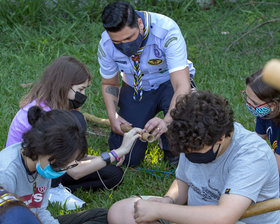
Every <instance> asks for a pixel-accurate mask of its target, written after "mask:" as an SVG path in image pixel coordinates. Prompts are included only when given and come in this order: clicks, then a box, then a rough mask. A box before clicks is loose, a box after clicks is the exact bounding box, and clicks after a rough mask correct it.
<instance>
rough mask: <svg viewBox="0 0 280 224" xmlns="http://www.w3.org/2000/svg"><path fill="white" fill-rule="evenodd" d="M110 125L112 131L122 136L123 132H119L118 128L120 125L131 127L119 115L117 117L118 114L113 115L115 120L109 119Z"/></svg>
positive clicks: (119, 128)
mask: <svg viewBox="0 0 280 224" xmlns="http://www.w3.org/2000/svg"><path fill="white" fill-rule="evenodd" d="M110 123H111V128H112V131H113V132H115V133H116V134H119V135H123V134H124V132H123V131H122V130H121V127H120V125H121V124H125V125H131V124H130V123H129V122H127V121H126V120H125V119H123V118H122V117H121V116H120V115H118V113H116V114H115V119H110Z"/></svg>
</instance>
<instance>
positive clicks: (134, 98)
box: [98, 2, 195, 166]
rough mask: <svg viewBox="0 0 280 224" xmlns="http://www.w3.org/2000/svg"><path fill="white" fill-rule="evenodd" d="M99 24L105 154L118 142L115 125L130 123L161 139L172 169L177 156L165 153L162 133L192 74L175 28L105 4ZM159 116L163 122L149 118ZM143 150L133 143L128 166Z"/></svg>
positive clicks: (187, 90)
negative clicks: (101, 29) (106, 122)
mask: <svg viewBox="0 0 280 224" xmlns="http://www.w3.org/2000/svg"><path fill="white" fill-rule="evenodd" d="M102 22H103V26H104V28H105V29H106V31H104V32H103V33H102V38H101V41H100V44H99V47H98V62H99V64H100V73H101V76H102V94H103V98H104V102H105V105H106V109H107V113H108V117H109V120H110V123H111V127H112V131H111V135H110V138H109V146H110V149H111V150H112V149H115V148H118V147H119V146H120V144H121V142H122V136H123V132H122V130H121V128H120V125H121V124H130V125H132V126H134V127H140V128H144V129H145V130H146V131H147V132H152V133H153V135H154V136H155V138H159V137H161V141H160V143H161V144H160V147H161V148H162V149H163V150H164V158H165V160H167V161H168V162H169V164H176V162H177V161H178V157H175V156H173V155H172V154H171V153H170V151H169V150H168V144H167V140H166V137H165V135H164V133H165V132H166V131H167V126H168V125H169V124H170V122H171V121H172V118H171V117H170V110H171V109H172V108H174V105H175V102H176V98H177V96H178V95H181V94H186V93H190V90H191V83H192V81H191V80H192V78H193V76H194V73H195V69H194V67H193V65H192V63H191V62H190V61H188V60H187V49H186V43H185V40H184V38H183V36H182V33H181V31H180V29H179V27H178V25H177V24H176V23H175V22H174V21H173V20H172V19H170V18H168V17H166V16H164V15H160V14H156V13H151V12H140V11H135V10H134V9H133V7H132V6H131V5H130V4H129V3H127V2H114V3H111V4H109V5H107V6H106V7H105V9H104V11H103V14H102ZM119 74H120V75H121V76H122V88H121V90H120V91H119ZM117 106H119V108H120V110H119V111H117ZM160 111H163V113H164V119H160V118H158V117H155V116H156V114H157V113H158V112H160ZM146 149H147V143H146V142H141V141H137V142H136V144H135V146H134V149H133V151H132V152H131V153H132V155H131V161H130V164H129V165H130V166H137V165H139V164H140V162H141V161H142V160H143V159H144V157H145V152H146ZM125 162H126V163H127V162H128V156H127V158H126V161H125Z"/></svg>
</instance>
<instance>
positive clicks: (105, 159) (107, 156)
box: [101, 152, 111, 166]
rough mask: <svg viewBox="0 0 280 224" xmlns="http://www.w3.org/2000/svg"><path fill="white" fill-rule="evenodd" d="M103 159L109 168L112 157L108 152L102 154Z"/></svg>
mask: <svg viewBox="0 0 280 224" xmlns="http://www.w3.org/2000/svg"><path fill="white" fill-rule="evenodd" d="M101 158H102V159H103V160H104V161H105V162H106V166H108V165H109V164H110V163H111V159H110V155H109V153H108V152H102V153H101Z"/></svg>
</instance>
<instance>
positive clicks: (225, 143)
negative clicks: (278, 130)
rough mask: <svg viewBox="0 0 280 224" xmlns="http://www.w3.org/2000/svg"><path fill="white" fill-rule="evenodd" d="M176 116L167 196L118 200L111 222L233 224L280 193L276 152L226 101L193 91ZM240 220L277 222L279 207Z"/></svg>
mask: <svg viewBox="0 0 280 224" xmlns="http://www.w3.org/2000/svg"><path fill="white" fill-rule="evenodd" d="M190 114H191V116H190ZM171 116H172V119H173V121H172V123H171V124H170V126H169V127H168V132H167V136H168V140H169V145H170V147H171V148H172V150H173V151H174V152H176V153H180V160H179V165H178V167H177V170H176V179H175V180H174V182H173V183H172V185H171V187H170V188H169V190H168V191H167V193H166V194H165V196H164V197H152V198H150V199H148V200H142V199H140V198H129V199H124V200H122V201H119V202H116V203H115V204H114V205H113V206H112V207H111V208H110V210H109V213H108V221H109V223H110V224H114V223H122V224H125V223H129V224H132V223H145V222H153V221H154V222H155V223H177V224H178V223H184V224H187V223H192V224H194V223H199V224H201V223H204V224H207V223H209V224H210V223H215V224H219V223H222V224H227V223H232V224H234V223H236V222H238V220H239V219H240V217H241V216H242V214H243V213H244V212H245V211H246V210H247V208H248V207H249V206H250V205H251V204H252V203H256V202H260V201H265V200H269V199H273V198H278V197H279V194H278V188H279V186H278V172H277V164H276V160H275V157H274V155H273V152H272V151H271V149H270V147H269V146H268V145H267V143H266V142H265V141H264V140H263V139H262V138H261V137H259V136H258V135H257V134H256V133H253V132H251V131H248V130H246V129H245V128H244V127H243V126H242V125H241V124H239V123H237V122H234V121H233V111H232V109H231V108H230V106H229V104H228V101H227V100H225V99H224V98H222V97H220V96H218V95H214V94H212V93H210V92H208V91H197V92H193V93H191V94H190V95H185V96H182V97H180V98H179V99H178V101H177V103H176V107H175V109H173V110H172V112H171ZM125 214H126V215H125ZM240 221H241V223H244V222H245V223H247V224H256V223H269V224H276V223H280V215H279V212H278V211H274V212H269V213H264V214H261V215H258V216H253V217H249V218H246V219H242V220H240ZM239 223H240V222H239Z"/></svg>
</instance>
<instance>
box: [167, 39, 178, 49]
mask: <svg viewBox="0 0 280 224" xmlns="http://www.w3.org/2000/svg"><path fill="white" fill-rule="evenodd" d="M177 40H178V37H170V38H169V39H168V40H167V41H166V42H165V44H164V47H165V48H168V46H169V44H170V43H171V42H173V41H177Z"/></svg>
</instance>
